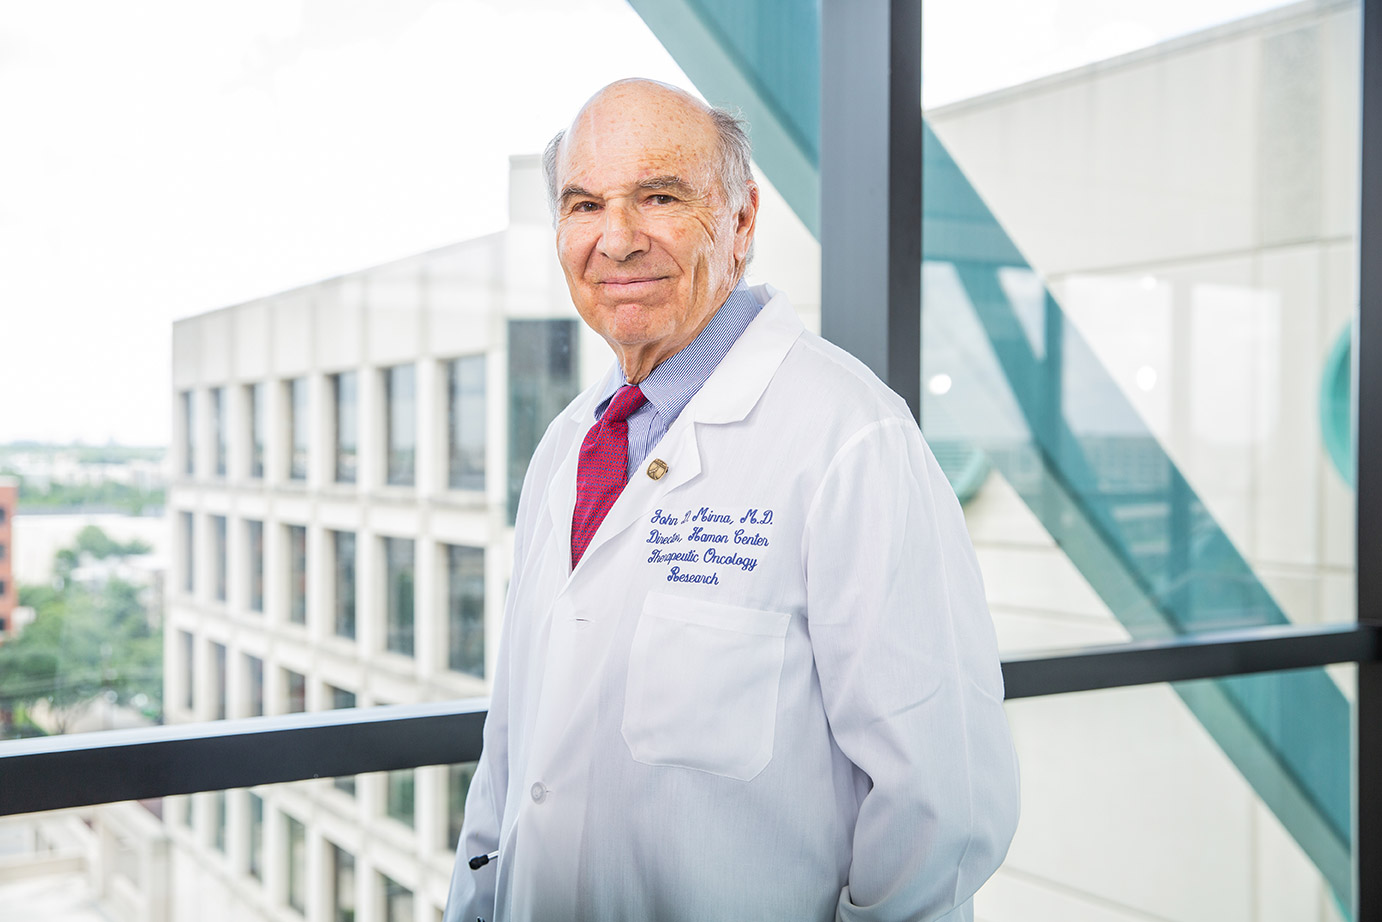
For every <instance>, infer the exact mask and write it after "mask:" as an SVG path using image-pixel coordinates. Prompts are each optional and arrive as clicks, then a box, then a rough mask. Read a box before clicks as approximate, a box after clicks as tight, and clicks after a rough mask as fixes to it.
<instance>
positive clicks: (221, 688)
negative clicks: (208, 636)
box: [211, 643, 226, 720]
mask: <svg viewBox="0 0 1382 922" xmlns="http://www.w3.org/2000/svg"><path fill="white" fill-rule="evenodd" d="M211 695H212V698H211V718H212V719H213V720H225V719H226V648H225V645H224V644H219V643H213V644H212V645H211Z"/></svg>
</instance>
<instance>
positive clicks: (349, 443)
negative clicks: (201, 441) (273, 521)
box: [180, 355, 486, 490]
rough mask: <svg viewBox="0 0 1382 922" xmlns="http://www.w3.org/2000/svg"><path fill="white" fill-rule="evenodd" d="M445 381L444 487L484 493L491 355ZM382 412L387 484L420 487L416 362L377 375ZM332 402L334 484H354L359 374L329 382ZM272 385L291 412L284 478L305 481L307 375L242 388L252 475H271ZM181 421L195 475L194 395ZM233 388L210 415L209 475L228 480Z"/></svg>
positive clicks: (453, 366)
mask: <svg viewBox="0 0 1382 922" xmlns="http://www.w3.org/2000/svg"><path fill="white" fill-rule="evenodd" d="M444 367H445V378H446V395H445V400H446V452H447V462H446V469H447V475H446V483H447V486H448V487H450V488H451V489H454V490H484V488H485V443H486V438H485V426H486V412H485V392H486V388H485V374H486V372H485V356H484V355H469V356H462V357H460V358H456V359H451V360H450V361H447V362H445V363H444ZM378 374H379V375H380V380H381V385H382V395H383V407H384V432H383V436H384V440H383V441H384V445H383V456H382V460H383V470H384V482H385V483H387V484H389V485H392V486H405V487H406V486H414V485H415V484H416V479H417V430H418V410H417V372H416V367H415V366H414V365H413V364H406V365H394V366H391V367H388V368H383V369H380V370H379V371H378ZM327 383H328V388H327V391H328V399H329V400H330V401H331V407H330V416H329V419H330V423H331V429H332V433H331V438H330V444H331V446H332V452H333V458H332V466H331V478H332V479H333V480H334V481H335V482H336V483H341V484H353V483H356V482H357V480H358V478H359V454H360V386H359V372H357V371H342V372H338V373H336V374H332V375H329V376H328V377H327ZM270 386H278V387H281V388H282V389H283V397H284V406H285V407H286V412H287V421H286V422H287V425H286V427H284V430H283V431H284V432H285V433H286V436H287V444H288V451H287V452H286V457H285V459H284V469H283V476H284V477H286V478H287V479H288V480H290V481H291V480H306V479H307V476H308V462H309V451H310V438H309V429H308V426H309V420H310V419H311V396H310V393H309V389H308V381H307V378H305V377H298V378H292V379H289V380H285V381H280V382H277V384H276V385H271V384H269V383H266V382H262V381H261V382H255V383H252V384H245V385H241V387H243V388H244V404H243V405H244V407H245V414H244V416H245V419H244V437H245V440H246V444H247V445H248V447H249V452H248V470H247V474H248V476H249V477H250V478H252V479H262V478H263V477H264V470H265V463H266V462H265V456H266V442H267V435H266V431H267V428H268V426H267V415H266V407H265V400H266V393H267V388H269V387H270ZM180 401H181V415H182V419H181V420H180V423H181V426H182V430H183V446H182V471H183V473H185V474H187V475H189V476H195V475H196V474H197V472H198V471H197V464H198V461H197V450H196V449H197V434H198V433H197V418H196V407H197V403H196V396H195V392H193V391H190V390H188V391H183V392H182V393H181V395H180ZM226 404H227V388H226V387H225V386H222V387H213V388H210V389H209V390H208V391H207V406H208V409H209V412H210V414H211V420H210V426H209V435H210V438H211V440H212V445H211V449H212V450H211V455H210V459H209V461H210V465H211V473H213V474H214V475H215V476H217V477H225V476H226V474H227V471H228V468H229V454H230V435H229V429H230V424H229V418H228V411H227V405H226Z"/></svg>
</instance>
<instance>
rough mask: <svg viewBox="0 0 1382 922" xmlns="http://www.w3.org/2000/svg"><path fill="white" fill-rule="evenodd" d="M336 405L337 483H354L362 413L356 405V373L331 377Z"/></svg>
mask: <svg viewBox="0 0 1382 922" xmlns="http://www.w3.org/2000/svg"><path fill="white" fill-rule="evenodd" d="M331 390H332V393H333V395H334V396H335V401H334V402H335V405H336V482H337V483H354V482H355V468H356V439H357V435H356V429H357V427H358V425H359V417H360V413H359V410H358V408H357V404H356V390H357V388H356V378H355V372H353V371H343V372H341V373H340V374H338V375H332V376H331Z"/></svg>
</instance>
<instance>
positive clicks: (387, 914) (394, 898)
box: [379, 874, 414, 922]
mask: <svg viewBox="0 0 1382 922" xmlns="http://www.w3.org/2000/svg"><path fill="white" fill-rule="evenodd" d="M379 878H380V881H381V884H382V887H383V890H384V922H413V918H414V917H413V891H411V890H409V889H408V888H407V887H405V886H403V885H402V884H400V883H399V882H398V881H396V880H394V879H393V878H391V877H388V876H387V875H384V874H380V875H379Z"/></svg>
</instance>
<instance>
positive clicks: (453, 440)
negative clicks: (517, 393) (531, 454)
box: [446, 355, 485, 490]
mask: <svg viewBox="0 0 1382 922" xmlns="http://www.w3.org/2000/svg"><path fill="white" fill-rule="evenodd" d="M446 445H447V465H446V477H447V485H448V486H450V487H451V488H452V489H453V490H483V489H484V488H485V357H484V356H483V355H467V356H463V357H461V358H458V359H453V360H452V361H450V362H448V363H447V368H446Z"/></svg>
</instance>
